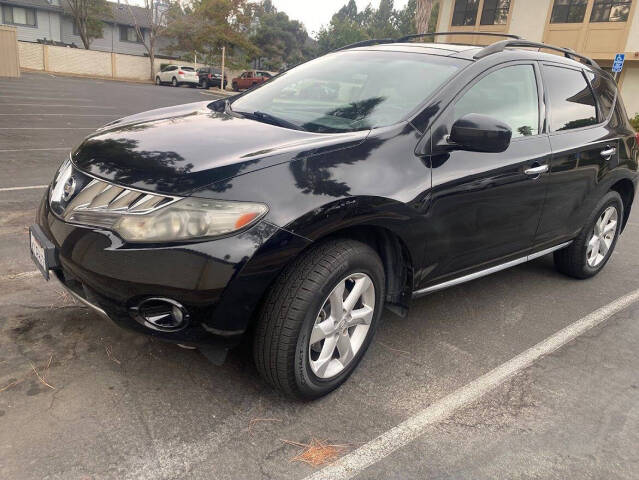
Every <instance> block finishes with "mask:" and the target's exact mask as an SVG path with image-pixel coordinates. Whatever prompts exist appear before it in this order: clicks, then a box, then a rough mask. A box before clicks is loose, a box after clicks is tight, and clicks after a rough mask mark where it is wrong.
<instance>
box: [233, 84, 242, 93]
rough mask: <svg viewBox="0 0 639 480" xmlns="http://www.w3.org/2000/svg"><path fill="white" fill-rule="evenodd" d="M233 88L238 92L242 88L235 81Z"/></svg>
mask: <svg viewBox="0 0 639 480" xmlns="http://www.w3.org/2000/svg"><path fill="white" fill-rule="evenodd" d="M233 90H235V91H236V92H238V91H239V90H240V89H239V87H238V86H237V83H235V82H233Z"/></svg>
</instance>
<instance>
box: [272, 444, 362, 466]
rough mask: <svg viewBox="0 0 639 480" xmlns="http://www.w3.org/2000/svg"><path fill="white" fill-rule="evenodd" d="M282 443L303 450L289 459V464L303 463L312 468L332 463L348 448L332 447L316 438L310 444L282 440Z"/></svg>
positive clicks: (341, 446) (345, 446) (343, 446)
mask: <svg viewBox="0 0 639 480" xmlns="http://www.w3.org/2000/svg"><path fill="white" fill-rule="evenodd" d="M282 442H284V443H287V444H289V445H295V446H297V447H303V448H304V450H302V451H301V452H300V453H299V454H297V455H296V456H295V457H293V458H292V459H291V462H304V463H308V464H309V465H312V466H314V467H319V466H320V465H326V464H327V463H332V462H334V461H335V460H337V459H338V458H339V456H340V455H341V454H342V452H343V451H344V450H346V449H348V448H349V445H332V444H329V443H326V442H324V441H322V440H318V439H316V438H314V439H312V440H311V443H310V444H306V443H298V442H292V441H290V440H282Z"/></svg>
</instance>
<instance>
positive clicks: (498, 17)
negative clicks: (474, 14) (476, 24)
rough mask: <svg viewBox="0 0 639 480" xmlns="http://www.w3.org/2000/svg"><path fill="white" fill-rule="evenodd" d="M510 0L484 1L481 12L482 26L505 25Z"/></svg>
mask: <svg viewBox="0 0 639 480" xmlns="http://www.w3.org/2000/svg"><path fill="white" fill-rule="evenodd" d="M509 10H510V0H484V9H483V10H482V12H481V24H482V25H506V22H507V21H508V12H509Z"/></svg>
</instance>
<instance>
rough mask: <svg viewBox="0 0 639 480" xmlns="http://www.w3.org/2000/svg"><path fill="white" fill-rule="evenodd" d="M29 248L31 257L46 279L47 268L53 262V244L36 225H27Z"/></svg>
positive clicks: (48, 268) (52, 265)
mask: <svg viewBox="0 0 639 480" xmlns="http://www.w3.org/2000/svg"><path fill="white" fill-rule="evenodd" d="M29 248H30V250H31V259H32V260H33V262H34V263H35V264H36V266H37V267H38V269H39V270H40V272H42V275H43V276H44V278H45V279H46V280H49V270H50V269H51V268H52V267H54V266H55V265H54V263H55V246H54V245H53V244H52V243H51V242H50V241H49V240H48V239H47V238H46V237H45V236H44V233H43V232H42V230H41V229H40V227H39V226H37V225H32V226H31V227H29Z"/></svg>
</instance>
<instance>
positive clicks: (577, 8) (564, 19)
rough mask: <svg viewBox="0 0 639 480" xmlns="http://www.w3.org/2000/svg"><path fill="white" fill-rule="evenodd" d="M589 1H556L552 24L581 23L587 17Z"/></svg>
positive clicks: (553, 8)
mask: <svg viewBox="0 0 639 480" xmlns="http://www.w3.org/2000/svg"><path fill="white" fill-rule="evenodd" d="M587 4H588V0H555V5H554V6H553V7H552V14H551V16H550V23H581V22H583V21H584V16H585V15H586V7H587Z"/></svg>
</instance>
